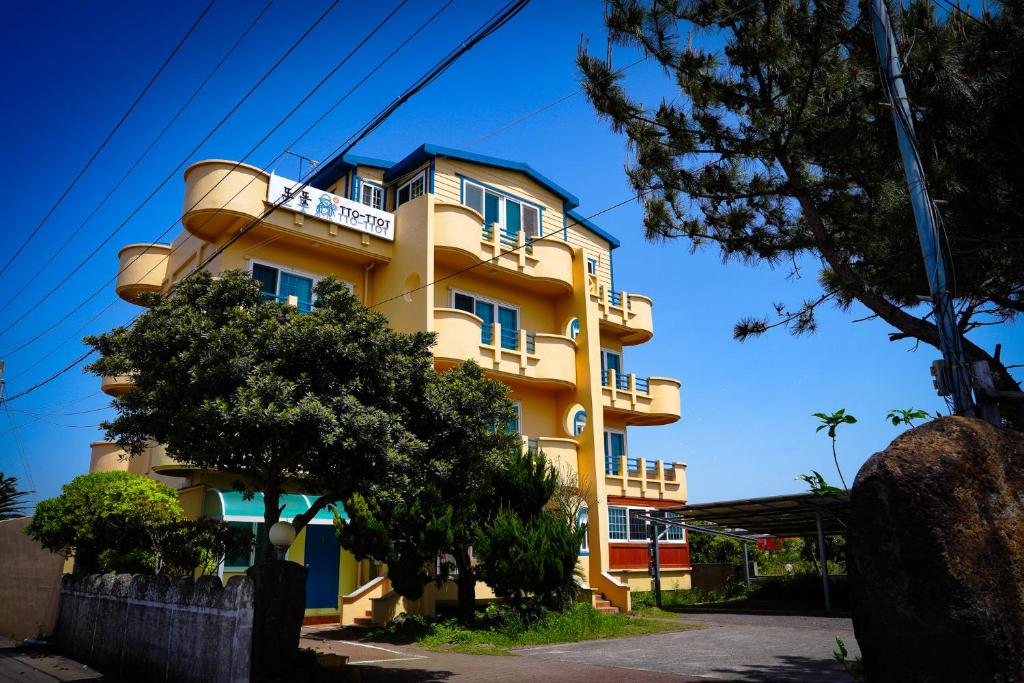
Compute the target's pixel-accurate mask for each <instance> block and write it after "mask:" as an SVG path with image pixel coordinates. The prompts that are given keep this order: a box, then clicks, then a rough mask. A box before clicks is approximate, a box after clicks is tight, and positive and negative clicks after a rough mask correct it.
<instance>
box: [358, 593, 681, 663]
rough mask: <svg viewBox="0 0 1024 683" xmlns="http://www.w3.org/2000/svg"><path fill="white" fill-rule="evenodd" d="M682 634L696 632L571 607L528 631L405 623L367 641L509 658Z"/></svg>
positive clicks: (512, 626)
mask: <svg viewBox="0 0 1024 683" xmlns="http://www.w3.org/2000/svg"><path fill="white" fill-rule="evenodd" d="M687 628H700V627H699V626H696V625H691V624H681V623H674V624H672V623H667V622H664V621H654V620H651V619H644V618H641V617H631V616H627V615H625V614H604V613H601V612H598V611H597V610H596V609H594V608H593V607H591V606H590V605H586V604H576V605H573V606H572V607H571V608H569V609H568V610H566V611H565V612H561V613H552V614H548V615H547V616H545V617H543V618H541V619H539V620H538V621H536V622H534V623H532V624H529V625H527V626H524V625H522V624H519V623H515V622H514V621H513V622H509V623H494V622H493V621H489V620H487V619H485V618H480V619H478V620H477V622H476V623H474V624H473V625H472V626H466V625H463V624H460V623H459V622H457V621H455V620H447V621H437V622H426V621H413V620H406V622H405V623H404V624H402V625H401V626H399V627H389V628H385V629H378V630H376V631H373V632H371V633H370V638H371V639H373V640H383V641H386V642H392V643H399V644H410V643H411V644H416V645H419V646H421V647H424V648H426V649H428V650H433V651H435V652H461V653H463V654H473V655H509V654H513V653H511V652H509V650H510V649H512V648H517V647H530V646H535V645H549V644H551V643H574V642H578V641H581V640H598V639H602V638H624V637H627V636H640V635H646V634H649V633H662V632H665V631H679V630H684V629H687Z"/></svg>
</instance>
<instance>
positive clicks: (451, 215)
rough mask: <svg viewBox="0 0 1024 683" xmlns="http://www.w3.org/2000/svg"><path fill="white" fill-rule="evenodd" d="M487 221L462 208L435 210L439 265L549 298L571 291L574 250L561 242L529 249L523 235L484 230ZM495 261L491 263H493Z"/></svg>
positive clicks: (440, 206) (442, 206) (537, 244)
mask: <svg viewBox="0 0 1024 683" xmlns="http://www.w3.org/2000/svg"><path fill="white" fill-rule="evenodd" d="M483 225H484V217H483V216H481V215H480V214H479V213H477V212H476V211H474V210H473V209H471V208H469V207H468V206H462V205H461V204H449V203H443V202H438V203H436V204H435V205H434V252H435V256H434V258H435V262H437V263H443V264H447V265H451V266H455V267H457V268H465V267H468V266H472V265H476V264H478V263H484V262H486V265H485V266H484V270H485V271H486V272H488V273H490V274H491V275H492V276H494V277H498V278H502V279H504V280H506V281H507V282H509V283H511V284H513V285H514V286H516V287H521V288H525V289H529V290H532V291H535V292H541V293H545V294H563V293H568V292H571V291H572V248H571V247H570V246H569V245H568V244H566V243H565V242H563V241H562V240H561V239H549V238H543V239H538V240H534V241H533V242H530V243H529V244H527V241H526V237H525V233H522V232H519V233H517V234H515V235H509V234H507V233H505V232H503V231H502V230H499V229H494V228H485V227H483ZM492 259H493V260H492Z"/></svg>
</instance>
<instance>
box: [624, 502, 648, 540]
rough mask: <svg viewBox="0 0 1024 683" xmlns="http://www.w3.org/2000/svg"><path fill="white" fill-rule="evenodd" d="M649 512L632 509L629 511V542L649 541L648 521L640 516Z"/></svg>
mask: <svg viewBox="0 0 1024 683" xmlns="http://www.w3.org/2000/svg"><path fill="white" fill-rule="evenodd" d="M648 513H649V510H644V509H642V508H641V509H637V508H630V509H629V540H631V541H646V540H647V520H646V519H642V518H641V517H640V515H646V514H648Z"/></svg>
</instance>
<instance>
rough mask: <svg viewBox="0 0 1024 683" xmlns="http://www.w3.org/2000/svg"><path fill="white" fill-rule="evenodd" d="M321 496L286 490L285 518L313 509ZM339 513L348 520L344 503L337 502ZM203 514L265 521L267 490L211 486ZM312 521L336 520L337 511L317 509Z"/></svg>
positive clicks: (281, 502) (328, 521)
mask: <svg viewBox="0 0 1024 683" xmlns="http://www.w3.org/2000/svg"><path fill="white" fill-rule="evenodd" d="M316 498H317V496H313V495H308V496H307V495H303V494H301V493H282V494H281V499H280V504H281V505H283V506H284V509H283V510H281V521H282V522H290V521H292V520H293V519H295V517H296V516H297V515H301V514H302V513H304V512H306V511H307V510H309V508H310V506H311V505H312V504H313V502H314V501H315V500H316ZM334 505H335V507H336V508H337V510H338V514H339V515H340V516H341V518H342V519H343V520H348V515H346V514H345V507H344V506H343V505H342V504H341V503H340V502H338V503H334ZM203 516H204V517H210V518H212V519H220V520H223V521H225V522H262V521H263V494H262V493H260V492H258V491H257V492H256V493H253V494H252V497H250V498H248V499H247V498H246V496H245V495H243V494H242V492H241V491H232V490H229V489H227V490H226V489H207V490H206V500H205V502H204V503H203ZM309 523H310V524H314V525H316V524H334V514H333V513H332V512H331V511H330V509H328V508H324V509H322V510H320V511H318V512H317V513H316V515H314V517H313V518H312V519H311V520H309Z"/></svg>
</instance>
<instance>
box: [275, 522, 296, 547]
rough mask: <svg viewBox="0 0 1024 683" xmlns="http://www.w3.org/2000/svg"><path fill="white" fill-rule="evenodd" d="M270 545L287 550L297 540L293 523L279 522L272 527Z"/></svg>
mask: <svg viewBox="0 0 1024 683" xmlns="http://www.w3.org/2000/svg"><path fill="white" fill-rule="evenodd" d="M269 537H270V544H271V545H273V546H275V547H278V548H287V547H288V546H290V545H291V544H292V542H293V541H294V540H295V527H293V526H292V525H291V522H278V523H277V524H275V525H274V526H272V527H270V533H269Z"/></svg>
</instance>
